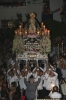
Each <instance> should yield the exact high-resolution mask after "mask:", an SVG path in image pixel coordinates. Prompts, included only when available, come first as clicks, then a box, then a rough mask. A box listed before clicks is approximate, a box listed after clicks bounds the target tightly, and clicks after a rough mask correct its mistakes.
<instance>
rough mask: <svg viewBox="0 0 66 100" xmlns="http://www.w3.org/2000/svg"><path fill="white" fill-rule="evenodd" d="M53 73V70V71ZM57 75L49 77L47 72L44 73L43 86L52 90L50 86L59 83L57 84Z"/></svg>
mask: <svg viewBox="0 0 66 100" xmlns="http://www.w3.org/2000/svg"><path fill="white" fill-rule="evenodd" d="M54 73H55V72H54ZM57 80H58V79H57V75H55V76H53V77H51V76H49V74H47V73H46V74H45V75H44V84H43V87H45V88H46V89H47V90H52V88H53V87H54V86H58V87H59V84H57V83H58V82H57Z"/></svg>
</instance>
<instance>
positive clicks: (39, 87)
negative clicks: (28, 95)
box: [37, 76, 43, 90]
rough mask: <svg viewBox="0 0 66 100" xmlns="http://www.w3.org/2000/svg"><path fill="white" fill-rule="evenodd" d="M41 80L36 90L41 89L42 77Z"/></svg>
mask: <svg viewBox="0 0 66 100" xmlns="http://www.w3.org/2000/svg"><path fill="white" fill-rule="evenodd" d="M40 78H41V81H40V83H39V85H38V87H37V90H42V89H43V79H42V76H41V77H40Z"/></svg>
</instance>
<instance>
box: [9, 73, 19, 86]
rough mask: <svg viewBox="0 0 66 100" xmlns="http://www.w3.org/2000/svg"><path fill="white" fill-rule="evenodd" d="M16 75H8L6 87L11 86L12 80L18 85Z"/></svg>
mask: <svg viewBox="0 0 66 100" xmlns="http://www.w3.org/2000/svg"><path fill="white" fill-rule="evenodd" d="M18 80H19V79H18V77H17V76H16V75H14V76H13V77H11V76H8V87H10V86H11V83H12V82H16V84H17V86H18Z"/></svg>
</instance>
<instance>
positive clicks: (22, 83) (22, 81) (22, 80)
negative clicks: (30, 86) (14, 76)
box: [19, 75, 26, 89]
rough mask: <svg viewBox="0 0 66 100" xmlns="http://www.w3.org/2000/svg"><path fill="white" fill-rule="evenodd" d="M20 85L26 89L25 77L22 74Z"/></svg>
mask: <svg viewBox="0 0 66 100" xmlns="http://www.w3.org/2000/svg"><path fill="white" fill-rule="evenodd" d="M19 85H20V89H26V85H25V83H24V77H22V75H21V76H20V79H19Z"/></svg>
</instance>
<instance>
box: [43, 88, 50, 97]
mask: <svg viewBox="0 0 66 100" xmlns="http://www.w3.org/2000/svg"><path fill="white" fill-rule="evenodd" d="M49 93H50V90H46V88H45V87H43V98H45V97H47V96H48V95H49Z"/></svg>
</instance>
